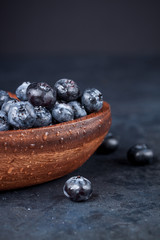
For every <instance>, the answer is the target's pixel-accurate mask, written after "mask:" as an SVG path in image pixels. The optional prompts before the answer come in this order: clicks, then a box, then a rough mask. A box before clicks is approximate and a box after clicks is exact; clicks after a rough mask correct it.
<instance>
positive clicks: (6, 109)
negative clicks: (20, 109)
mask: <svg viewBox="0 0 160 240" xmlns="http://www.w3.org/2000/svg"><path fill="white" fill-rule="evenodd" d="M17 102H18V100H17V99H13V98H12V99H10V100H8V101H7V102H4V103H3V105H2V108H1V110H2V111H4V112H5V113H7V114H8V112H9V109H10V107H11V106H12V105H14V104H15V103H17Z"/></svg>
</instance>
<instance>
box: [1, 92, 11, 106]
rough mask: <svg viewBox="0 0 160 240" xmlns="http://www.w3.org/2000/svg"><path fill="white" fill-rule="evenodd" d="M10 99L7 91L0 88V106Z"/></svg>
mask: <svg viewBox="0 0 160 240" xmlns="http://www.w3.org/2000/svg"><path fill="white" fill-rule="evenodd" d="M9 99H10V97H9V95H8V93H7V92H6V91H3V90H0V108H1V107H2V105H3V103H4V102H7V101H8V100H9Z"/></svg>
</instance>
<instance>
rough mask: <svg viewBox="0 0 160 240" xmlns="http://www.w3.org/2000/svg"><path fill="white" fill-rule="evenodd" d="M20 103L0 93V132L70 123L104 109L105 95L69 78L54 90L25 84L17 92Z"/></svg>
mask: <svg viewBox="0 0 160 240" xmlns="http://www.w3.org/2000/svg"><path fill="white" fill-rule="evenodd" d="M16 96H17V98H18V99H19V100H17V99H14V98H10V97H9V95H8V93H7V92H6V91H3V90H0V131H6V130H9V129H27V128H34V127H44V126H49V125H52V124H55V123H62V122H67V121H71V120H73V119H76V118H81V117H84V116H86V115H87V114H90V113H92V112H96V111H99V110H100V109H101V108H102V106H103V96H102V93H101V92H100V91H99V90H97V89H95V88H91V89H86V90H85V91H84V92H83V93H82V94H81V92H80V89H79V87H78V85H77V84H76V83H75V82H74V81H73V80H69V79H60V80H58V81H57V82H56V83H55V85H54V86H53V87H51V86H49V85H48V84H47V83H45V82H38V83H35V82H34V83H30V82H24V83H22V84H21V85H20V86H19V87H18V88H17V90H16Z"/></svg>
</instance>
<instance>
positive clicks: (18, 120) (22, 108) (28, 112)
mask: <svg viewBox="0 0 160 240" xmlns="http://www.w3.org/2000/svg"><path fill="white" fill-rule="evenodd" d="M35 121H36V114H35V110H34V107H33V106H32V105H31V104H30V103H29V102H28V101H26V102H23V101H21V102H17V103H15V104H14V105H12V106H11V107H10V109H9V112H8V122H9V124H10V125H11V126H12V127H13V128H14V129H26V128H31V127H33V125H34V123H35Z"/></svg>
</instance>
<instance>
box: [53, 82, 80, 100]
mask: <svg viewBox="0 0 160 240" xmlns="http://www.w3.org/2000/svg"><path fill="white" fill-rule="evenodd" d="M55 88H56V89H57V97H58V99H62V100H64V101H66V102H69V101H73V100H76V99H77V98H78V97H79V95H80V89H79V87H78V85H77V84H76V83H75V82H74V81H73V80H70V79H60V80H58V81H57V82H56V83H55Z"/></svg>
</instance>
